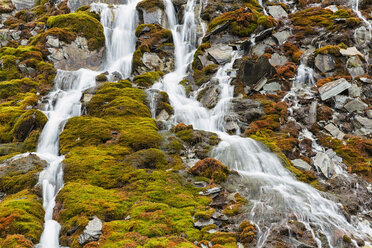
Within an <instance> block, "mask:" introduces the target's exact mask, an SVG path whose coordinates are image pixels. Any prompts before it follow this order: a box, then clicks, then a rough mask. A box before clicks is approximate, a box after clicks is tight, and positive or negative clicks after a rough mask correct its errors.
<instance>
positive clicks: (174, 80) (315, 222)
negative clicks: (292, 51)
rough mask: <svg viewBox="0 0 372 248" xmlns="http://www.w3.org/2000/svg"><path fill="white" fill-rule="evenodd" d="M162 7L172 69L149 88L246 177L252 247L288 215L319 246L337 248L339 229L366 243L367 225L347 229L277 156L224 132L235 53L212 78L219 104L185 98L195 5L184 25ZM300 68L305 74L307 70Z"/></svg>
mask: <svg viewBox="0 0 372 248" xmlns="http://www.w3.org/2000/svg"><path fill="white" fill-rule="evenodd" d="M165 3H166V12H167V17H168V20H170V21H169V25H170V27H169V28H170V29H171V30H172V33H173V39H174V42H175V56H176V69H175V71H174V72H171V73H169V74H167V75H166V76H165V77H164V78H163V79H162V81H161V82H159V83H157V84H155V85H154V88H158V89H161V90H164V91H166V92H167V93H168V95H169V98H170V102H171V104H172V106H173V108H174V110H175V114H174V119H173V121H174V122H175V123H177V122H184V123H186V124H192V125H193V126H194V128H196V129H200V130H206V131H211V132H215V133H217V134H218V135H219V137H220V138H221V140H222V141H221V142H220V144H219V145H218V146H217V147H216V148H215V149H214V150H213V152H212V155H213V156H214V157H215V158H217V159H218V160H220V161H221V162H223V163H224V164H226V165H227V166H229V167H230V168H231V169H234V170H237V171H238V172H239V173H240V174H241V175H243V177H244V178H245V179H244V180H245V183H246V185H245V188H246V190H245V191H246V192H245V193H246V194H248V195H249V199H250V201H251V202H252V203H253V206H252V208H251V211H250V213H249V216H250V219H251V221H252V222H254V223H256V224H257V225H258V226H259V227H260V230H259V234H258V236H259V239H258V245H257V246H258V247H262V246H264V243H265V240H266V238H267V236H268V234H269V232H270V229H271V226H270V225H267V223H271V224H272V225H276V224H278V223H281V224H286V223H287V221H288V219H289V218H290V217H293V216H295V217H296V218H297V219H298V220H299V221H300V222H302V223H303V224H304V225H305V226H306V228H307V229H308V230H310V231H311V232H312V234H313V237H314V239H315V240H316V242H317V244H318V247H322V246H324V244H322V243H321V241H320V239H319V236H318V235H316V233H317V232H318V231H321V232H322V233H323V234H325V235H326V237H327V240H328V241H327V242H328V244H329V245H330V246H331V247H339V246H340V245H341V243H340V242H341V241H340V240H339V239H338V240H336V239H335V238H334V237H335V233H336V232H338V231H339V230H341V231H342V232H344V233H345V234H347V235H349V236H353V237H358V238H361V239H364V240H367V241H368V240H371V239H372V232H371V228H370V227H369V226H368V225H367V226H363V228H364V229H365V230H362V229H363V228H361V227H359V228H358V226H357V225H358V223H353V225H352V224H350V223H349V222H348V221H347V220H346V218H345V217H344V215H343V214H342V211H341V206H339V205H338V204H336V203H334V202H333V201H331V200H328V199H327V198H326V197H325V196H324V195H323V194H322V193H321V192H319V191H317V190H316V189H314V188H313V187H311V186H310V185H308V184H305V183H302V182H299V181H297V180H296V179H295V178H294V176H293V175H291V174H290V173H289V172H288V171H287V170H286V169H285V168H284V167H283V166H282V164H281V162H280V160H279V159H278V158H277V157H276V155H274V154H273V153H271V152H268V150H267V149H266V148H265V147H263V146H262V145H261V144H260V143H258V142H256V141H254V140H252V139H249V138H243V137H240V136H237V135H228V134H227V133H226V132H225V130H224V124H225V121H224V117H225V115H226V114H228V112H229V111H230V108H229V103H230V100H231V99H232V97H233V86H231V85H230V81H231V75H229V71H231V69H232V64H233V62H234V60H235V59H236V58H237V57H239V56H240V55H239V54H238V52H236V53H234V55H233V56H232V60H231V62H230V63H227V64H225V65H224V66H222V67H220V69H219V70H218V71H217V73H216V75H215V77H214V79H215V80H217V81H218V82H219V87H220V89H221V94H220V99H219V102H218V104H217V105H216V107H215V108H213V109H212V110H208V109H206V108H204V107H203V106H202V105H201V104H200V103H199V102H198V101H197V100H196V99H195V97H187V96H186V94H185V91H184V89H183V87H182V86H181V85H179V82H180V81H181V80H182V79H183V78H184V76H185V75H186V69H187V67H188V66H189V64H190V63H191V59H192V54H193V52H194V50H195V43H196V37H194V36H193V35H192V34H193V33H194V31H193V30H194V29H195V20H194V17H193V15H194V13H193V11H192V9H191V8H190V7H192V6H194V5H195V2H194V0H189V1H188V2H187V7H186V10H185V18H184V21H183V25H179V24H177V23H176V21H175V20H176V18H175V13H174V8H173V5H172V3H171V1H170V0H165ZM192 22H193V23H192ZM194 39H195V40H194ZM303 69H304V75H306V74H307V73H308V71H307V72H306V70H305V68H303ZM299 77H303V75H299ZM305 77H306V76H305ZM310 81H311V80H310ZM353 242H354V243H355V241H353Z"/></svg>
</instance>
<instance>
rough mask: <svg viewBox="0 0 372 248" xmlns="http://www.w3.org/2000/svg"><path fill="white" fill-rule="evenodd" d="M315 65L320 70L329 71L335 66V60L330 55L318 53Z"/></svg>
mask: <svg viewBox="0 0 372 248" xmlns="http://www.w3.org/2000/svg"><path fill="white" fill-rule="evenodd" d="M315 66H316V68H318V70H319V71H321V72H324V73H325V72H329V71H332V70H333V69H334V68H335V60H334V58H333V56H331V55H328V54H327V55H323V54H318V55H317V56H316V57H315Z"/></svg>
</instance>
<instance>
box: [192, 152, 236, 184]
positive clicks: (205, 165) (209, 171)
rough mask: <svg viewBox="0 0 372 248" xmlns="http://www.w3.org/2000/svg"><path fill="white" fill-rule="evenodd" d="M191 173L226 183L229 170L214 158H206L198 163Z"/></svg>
mask: <svg viewBox="0 0 372 248" xmlns="http://www.w3.org/2000/svg"><path fill="white" fill-rule="evenodd" d="M189 172H190V173H191V174H193V175H195V176H202V177H207V178H210V179H213V180H214V181H216V182H222V181H225V180H226V178H227V175H228V174H229V169H228V168H227V167H226V166H225V165H223V164H222V163H221V162H219V161H218V160H216V159H214V158H205V159H203V160H200V161H198V162H197V163H196V164H195V165H194V166H193V167H192V168H190V170H189Z"/></svg>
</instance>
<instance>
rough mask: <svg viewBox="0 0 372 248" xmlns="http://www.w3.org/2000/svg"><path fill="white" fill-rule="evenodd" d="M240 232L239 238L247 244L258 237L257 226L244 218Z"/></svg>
mask: <svg viewBox="0 0 372 248" xmlns="http://www.w3.org/2000/svg"><path fill="white" fill-rule="evenodd" d="M239 229H240V234H239V239H240V242H242V243H244V244H247V243H252V241H253V240H254V239H255V238H256V233H257V230H256V227H255V226H254V225H253V224H251V223H250V222H249V221H247V220H244V221H243V222H242V223H241V224H240V226H239Z"/></svg>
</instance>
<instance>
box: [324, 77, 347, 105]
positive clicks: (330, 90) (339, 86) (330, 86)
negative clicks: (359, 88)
mask: <svg viewBox="0 0 372 248" xmlns="http://www.w3.org/2000/svg"><path fill="white" fill-rule="evenodd" d="M350 87H351V84H350V83H349V82H348V81H347V80H346V79H345V78H340V79H338V80H335V81H332V82H329V83H326V84H325V85H323V86H322V87H320V88H319V90H318V91H319V94H320V98H321V99H322V100H323V101H325V100H327V99H329V98H331V97H334V96H336V95H338V94H340V93H341V92H343V91H344V90H347V89H349V88H350Z"/></svg>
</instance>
